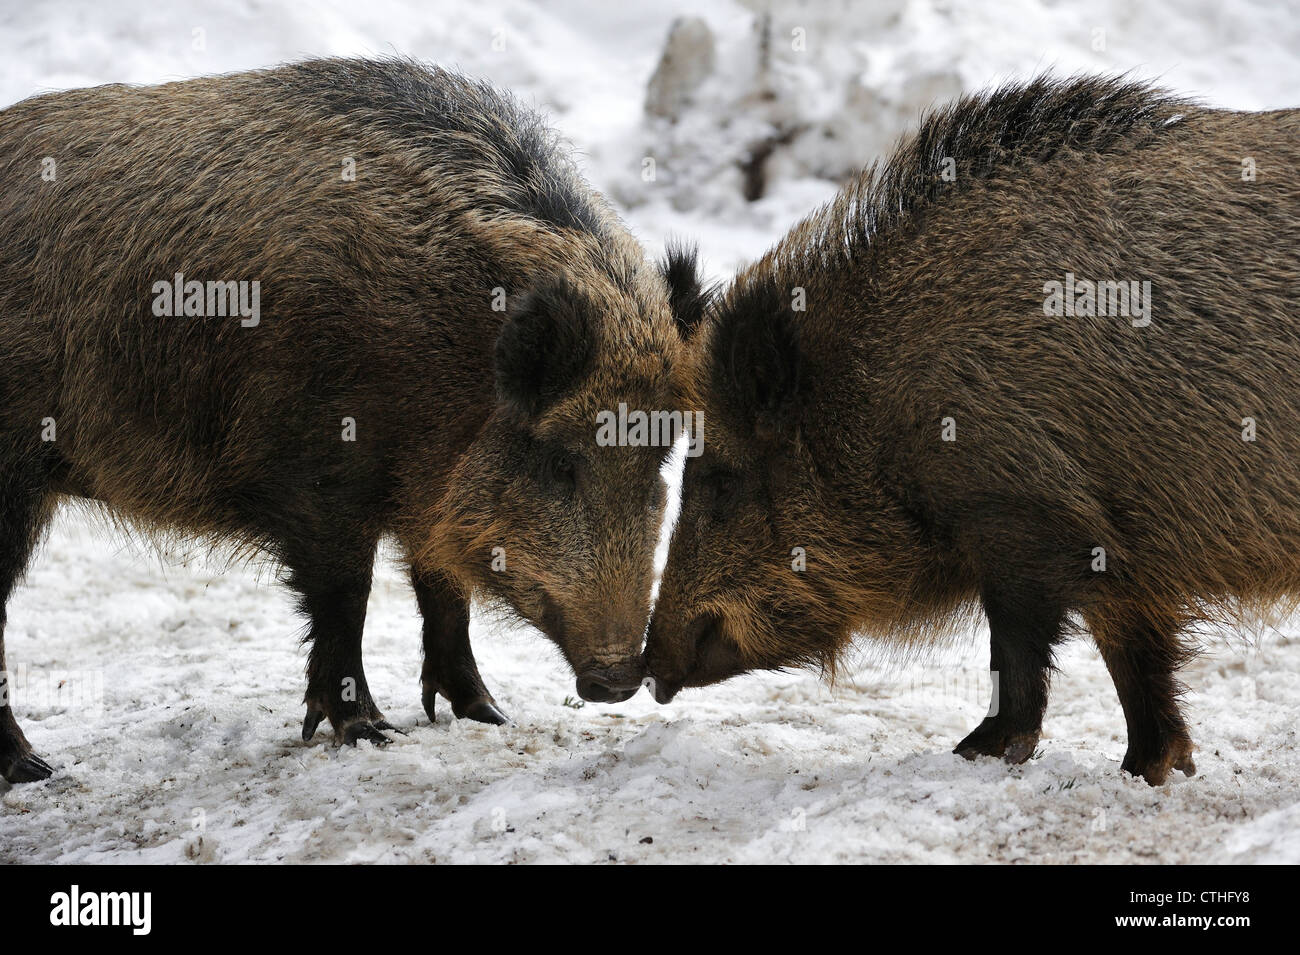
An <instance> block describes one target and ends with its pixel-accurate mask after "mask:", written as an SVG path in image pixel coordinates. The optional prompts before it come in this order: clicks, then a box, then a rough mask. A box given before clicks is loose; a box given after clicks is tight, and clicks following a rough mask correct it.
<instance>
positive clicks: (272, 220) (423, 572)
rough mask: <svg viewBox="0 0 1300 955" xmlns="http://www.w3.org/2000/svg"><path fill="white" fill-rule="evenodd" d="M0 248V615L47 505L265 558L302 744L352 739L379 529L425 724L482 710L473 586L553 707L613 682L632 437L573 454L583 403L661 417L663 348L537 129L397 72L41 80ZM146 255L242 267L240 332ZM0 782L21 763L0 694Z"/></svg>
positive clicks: (628, 538)
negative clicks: (159, 293) (282, 604)
mask: <svg viewBox="0 0 1300 955" xmlns="http://www.w3.org/2000/svg"><path fill="white" fill-rule="evenodd" d="M47 157H48V158H49V159H52V160H53V163H54V165H53V167H52V170H53V173H54V174H53V176H44V175H42V173H43V172H44V171H45V170H46V169H47V168H51V167H49V165H48V163H46V162H45V160H46V159H47ZM349 164H352V166H353V168H354V169H355V176H353V177H349V176H347V175H345V174H344V173H345V171H346V170H347V169H348V167H349ZM0 237H2V238H3V241H2V242H0V535H2V537H3V542H2V545H0V607H2V606H3V603H4V601H5V600H7V598H8V596H9V594H10V592H11V590H12V587H13V585H14V583H15V581H16V580H17V579H18V578H19V576H20V575H21V573H22V571H23V569H24V568H25V566H26V563H27V560H28V558H29V556H30V553H31V550H32V548H33V547H34V545H35V543H36V541H37V539H38V537H39V535H40V533H41V530H42V528H43V527H44V526H45V524H46V522H47V520H48V518H49V517H50V515H51V513H52V511H53V509H54V506H55V504H56V502H57V500H59V499H60V497H78V498H88V499H94V500H96V501H99V502H102V504H103V505H104V506H105V507H106V508H107V509H108V510H109V511H110V513H112V514H114V515H116V516H118V517H119V519H121V520H122V521H124V522H127V523H129V524H130V525H131V526H134V527H139V528H142V529H144V530H145V531H146V532H147V533H151V534H158V535H170V534H180V535H183V536H184V537H186V538H189V539H196V540H200V541H207V542H211V543H214V544H216V545H218V546H220V547H222V548H226V549H232V550H236V551H240V550H242V551H243V552H257V553H265V554H269V555H270V556H271V557H272V558H273V559H274V560H275V561H276V562H277V564H278V565H279V566H280V567H282V568H283V576H284V578H285V580H286V582H287V583H288V585H289V586H290V587H292V588H293V589H294V590H295V591H296V592H297V593H298V595H299V602H300V606H301V609H302V610H303V611H304V613H306V614H307V615H308V616H309V618H310V631H309V633H308V635H307V639H309V640H310V641H311V642H312V651H311V659H310V662H309V665H308V690H307V704H308V711H307V718H306V721H305V723H304V737H305V738H309V737H310V736H311V735H312V733H313V732H314V730H315V728H316V725H317V724H318V723H319V722H320V720H321V719H322V718H324V717H328V718H329V719H330V721H331V722H332V724H333V726H334V728H335V732H336V735H337V736H338V737H339V738H340V739H345V740H347V741H352V740H355V739H357V738H368V739H371V740H373V741H375V742H382V741H384V739H385V737H384V736H383V733H382V730H383V729H385V728H388V726H387V724H386V723H384V721H383V717H382V715H381V714H380V712H379V710H378V708H377V707H376V706H375V705H374V702H373V701H372V700H371V698H370V694H369V691H368V690H367V688H366V684H365V677H364V674H363V672H362V668H361V631H362V625H363V621H364V617H365V606H366V598H367V594H368V592H369V587H370V577H371V564H372V560H373V556H374V553H375V549H376V545H377V543H378V542H379V541H380V540H381V539H382V538H383V537H385V536H391V537H392V538H395V540H396V541H397V543H398V544H399V545H400V548H401V550H402V552H403V553H404V554H405V555H406V557H407V559H408V561H409V563H410V566H411V575H412V579H413V582H414V585H415V590H416V597H417V600H418V601H419V604H420V609H421V611H422V612H423V616H424V645H425V664H424V673H423V685H424V694H425V706H426V709H427V710H428V712H429V715H430V718H432V716H433V700H434V696H435V694H438V693H441V694H442V695H444V696H445V697H447V698H449V700H450V702H451V704H452V707H453V710H454V711H455V713H456V715H458V716H460V715H468V716H472V717H474V718H476V719H482V720H486V721H494V722H499V721H501V720H503V719H504V716H502V714H501V713H500V711H499V710H498V709H497V708H496V706H495V704H494V702H493V700H492V698H491V696H490V694H488V692H487V690H486V689H485V688H484V686H483V683H482V681H481V679H480V677H479V674H478V671H477V667H476V665H475V663H474V659H473V654H472V652H471V650H470V646H469V642H468V622H469V598H470V595H471V594H473V593H476V592H477V593H479V594H480V595H482V596H483V597H485V598H487V599H489V600H492V601H495V602H497V603H500V604H502V605H504V606H508V607H510V608H512V609H513V611H514V612H517V613H518V614H519V615H520V616H522V617H524V618H526V619H528V620H530V621H532V622H533V623H535V624H537V625H538V626H539V627H541V628H542V629H543V630H545V631H546V633H547V634H548V635H549V636H550V637H552V638H553V639H554V640H555V641H556V643H557V644H558V645H559V647H560V649H561V650H562V651H563V653H564V655H565V657H566V659H567V660H568V662H569V663H570V664H571V665H572V666H573V668H574V669H575V671H577V672H578V674H579V688H580V691H581V692H583V693H584V695H590V696H591V697H592V698H595V699H616V698H622V697H623V696H625V695H627V694H628V693H630V692H634V691H635V688H636V686H637V685H638V684H639V681H640V677H641V661H640V648H641V641H642V637H643V634H644V627H645V621H646V619H647V617H648V613H649V593H650V585H651V574H652V555H653V548H654V543H655V539H656V534H657V530H658V526H659V515H660V514H661V512H662V505H663V490H662V482H661V478H660V476H659V467H660V461H661V456H662V453H663V449H658V448H640V447H626V448H625V447H615V448H598V447H596V446H595V442H594V435H595V433H596V426H595V423H594V415H595V410H596V409H600V408H613V407H616V406H617V403H618V402H620V401H626V402H628V403H629V404H630V405H632V406H634V407H651V408H664V407H672V406H673V403H674V400H675V396H676V394H677V392H678V385H677V383H676V381H675V378H674V376H675V374H676V373H677V369H678V367H679V365H680V362H679V361H678V353H679V351H680V350H681V341H680V335H679V333H678V330H677V328H676V326H675V324H674V321H673V318H672V315H671V313H670V309H669V294H670V293H669V289H668V287H667V285H666V283H665V280H664V278H663V277H662V275H661V274H660V272H659V271H658V270H657V269H656V268H655V267H654V266H653V265H652V264H650V263H648V262H647V260H646V259H645V256H644V254H643V252H642V250H641V248H640V247H639V245H638V244H637V243H636V242H635V240H634V239H633V238H632V237H631V235H630V234H629V233H628V232H627V230H626V229H625V228H624V227H623V225H622V224H621V223H620V222H619V220H618V218H617V217H616V216H615V215H614V213H613V212H612V211H611V210H610V209H609V208H608V206H607V205H606V204H605V202H604V201H603V200H602V199H601V198H600V197H599V196H597V195H596V194H595V193H594V192H593V191H592V190H591V189H590V188H589V187H588V186H587V185H586V184H585V183H584V182H583V181H582V179H581V178H580V177H579V175H578V174H577V172H576V171H575V169H574V167H573V165H572V163H571V161H570V160H569V159H568V157H567V156H566V154H565V152H564V150H563V149H562V147H561V146H560V144H558V143H557V142H556V139H555V137H554V135H553V134H552V133H551V132H550V131H549V130H548V128H547V127H546V126H545V125H544V123H543V122H542V120H541V119H540V118H539V117H538V116H536V115H534V114H532V113H530V112H528V111H527V110H525V109H523V108H521V107H520V106H518V105H517V104H516V103H515V102H514V101H513V100H511V99H510V98H509V97H508V96H506V95H504V94H501V93H499V92H497V91H495V90H493V89H492V88H490V87H488V86H486V85H484V84H481V83H478V82H475V81H472V80H469V79H466V78H464V77H462V76H459V75H457V74H454V73H449V72H446V71H443V70H440V69H436V68H427V67H424V66H421V65H419V64H417V63H414V62H410V61H405V60H399V59H392V60H378V61H364V60H315V61H307V62H303V63H297V64H293V65H288V66H284V67H280V68H276V69H270V70H263V71H257V72H249V73H241V74H236V75H229V76H219V77H211V78H203V79H196V80H188V81H185V82H181V83H169V84H166V85H163V86H156V87H147V88H135V87H127V86H105V87H99V88H95V89H87V90H77V91H72V92H67V93H58V94H52V95H48V96H41V97H37V98H33V99H30V100H27V101H25V102H22V103H19V104H17V105H15V106H12V107H10V108H8V109H5V110H3V111H0ZM178 272H179V273H184V275H185V277H186V279H188V280H197V281H201V282H207V281H241V280H242V281H249V282H251V281H258V282H260V288H261V302H260V311H261V315H260V321H259V322H258V323H256V324H255V325H252V326H249V325H245V324H244V323H243V322H241V320H240V319H239V318H232V317H182V316H176V317H173V316H159V315H156V314H155V310H154V309H153V308H152V303H153V302H154V298H155V293H154V291H153V286H154V283H156V282H159V281H171V280H172V277H173V275H174V274H175V273H178ZM503 304H508V306H509V307H508V308H505V309H503V308H501V307H500V306H502V305H503ZM46 421H52V422H53V424H54V427H55V432H54V433H48V434H47V433H45V429H44V425H43V422H46ZM349 423H350V427H351V429H352V434H351V439H349V438H347V437H345V434H346V433H347V431H348V428H349ZM50 438H53V440H49V439H50ZM498 558H499V559H498ZM494 561H495V563H494ZM2 624H3V620H2V619H0V626H2ZM0 633H2V631H0ZM2 646H3V645H2V644H0V669H3V650H2ZM0 771H2V772H3V773H4V775H5V776H6V778H8V779H10V780H24V779H32V778H41V777H43V776H44V775H47V774H48V772H49V767H48V765H47V764H45V763H44V762H43V761H41V760H40V759H39V757H36V756H35V755H34V754H33V753H32V751H31V747H30V746H29V745H28V743H27V741H26V739H25V738H24V737H23V734H22V732H21V731H20V730H19V729H18V726H17V723H16V722H15V721H14V718H13V714H12V710H11V709H10V708H9V707H8V706H4V707H3V708H2V709H0Z"/></svg>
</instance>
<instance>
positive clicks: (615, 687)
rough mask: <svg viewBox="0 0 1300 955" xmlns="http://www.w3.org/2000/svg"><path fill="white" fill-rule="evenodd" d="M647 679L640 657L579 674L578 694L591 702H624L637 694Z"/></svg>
mask: <svg viewBox="0 0 1300 955" xmlns="http://www.w3.org/2000/svg"><path fill="white" fill-rule="evenodd" d="M644 679H645V664H644V663H643V662H642V661H641V660H640V659H639V658H638V659H634V660H629V661H628V662H626V663H621V664H619V665H618V666H612V667H593V668H591V669H587V670H583V671H582V672H581V673H579V674H578V695H579V696H580V697H582V698H583V699H584V700H587V701H589V702H591V703H622V702H623V701H624V700H628V699H631V698H632V697H633V696H635V695H636V691H637V690H639V689H641V682H642V681H643V680H644Z"/></svg>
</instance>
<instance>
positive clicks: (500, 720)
mask: <svg viewBox="0 0 1300 955" xmlns="http://www.w3.org/2000/svg"><path fill="white" fill-rule="evenodd" d="M452 712H454V713H456V718H457V719H467V720H475V721H477V722H479V723H491V724H493V725H494V726H504V725H505V724H506V723H509V722H510V717H508V716H506V715H505V714H504V713H502V712H501V711H500V710H499V709H497V705H496V704H495V703H493V702H492V701H491V700H475V701H474V702H473V703H471V704H470V705H469V706H467V707H465V710H464V712H463V713H462V712H456V710H455V708H454V707H453V708H452Z"/></svg>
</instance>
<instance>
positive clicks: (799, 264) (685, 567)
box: [647, 78, 1300, 784]
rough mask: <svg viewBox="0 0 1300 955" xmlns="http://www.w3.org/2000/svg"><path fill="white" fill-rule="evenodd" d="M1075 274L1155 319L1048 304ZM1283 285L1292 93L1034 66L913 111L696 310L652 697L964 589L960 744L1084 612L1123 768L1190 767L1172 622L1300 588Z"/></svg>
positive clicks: (877, 631) (1295, 190)
mask: <svg viewBox="0 0 1300 955" xmlns="http://www.w3.org/2000/svg"><path fill="white" fill-rule="evenodd" d="M1247 159H1250V160H1251V161H1252V162H1253V163H1254V166H1255V169H1256V176H1255V178H1254V179H1253V181H1252V180H1250V179H1249V177H1243V169H1245V168H1246V164H1245V160H1247ZM947 160H952V162H951V163H950V162H947ZM945 169H947V170H949V171H952V170H955V172H956V177H955V180H954V179H952V177H951V176H948V177H946V178H945V176H944V175H943V173H944V171H945ZM1067 272H1071V273H1073V274H1074V275H1075V276H1077V277H1079V278H1080V279H1087V280H1093V281H1110V280H1128V281H1141V280H1149V281H1150V282H1151V283H1152V286H1151V311H1150V316H1149V317H1150V323H1149V324H1145V325H1144V324H1142V321H1141V319H1140V318H1133V319H1130V318H1129V317H1123V316H1115V315H1106V316H1085V315H1076V316H1072V317H1064V316H1055V315H1048V314H1045V311H1046V307H1045V299H1046V298H1047V297H1048V296H1047V294H1045V293H1047V292H1048V289H1049V285H1048V283H1051V282H1053V281H1061V280H1064V278H1065V274H1066V273H1067ZM1297 287H1300V111H1295V110H1286V111H1277V112H1269V113H1236V112H1227V111H1221V110H1214V109H1207V108H1203V107H1200V106H1198V105H1195V104H1192V103H1189V102H1185V101H1181V100H1178V99H1176V98H1173V97H1171V96H1168V95H1165V94H1163V93H1161V92H1159V91H1156V90H1153V89H1151V88H1149V87H1147V86H1144V85H1142V84H1137V83H1130V82H1126V81H1122V80H1110V79H1078V80H1068V81H1062V80H1052V79H1047V78H1044V79H1039V80H1036V81H1034V82H1031V83H1029V84H1026V85H1014V86H1008V87H1005V88H1003V89H999V90H997V91H995V92H992V93H990V94H987V95H983V96H978V97H967V98H964V99H962V100H960V101H958V102H956V103H955V104H953V105H951V106H948V107H946V108H944V109H941V110H938V111H937V112H935V113H933V114H931V115H930V116H928V117H927V118H926V119H925V120H924V121H923V122H922V124H921V126H920V129H919V131H918V132H917V133H916V135H914V136H912V137H910V138H908V139H906V140H905V141H903V142H902V143H901V144H900V146H899V147H898V149H897V150H896V151H895V153H894V154H893V156H892V157H891V158H890V159H889V160H888V161H887V162H886V163H885V164H884V165H883V166H880V167H872V168H870V169H868V170H866V171H865V172H864V173H863V174H862V176H861V178H860V179H858V180H857V181H856V182H855V183H853V184H852V185H850V186H849V187H848V188H846V189H845V190H844V191H843V192H842V193H841V194H840V195H839V196H838V197H837V198H836V199H835V200H834V201H833V202H832V203H831V204H829V205H828V206H826V207H825V208H823V209H821V210H819V211H818V212H816V213H814V214H813V215H812V216H810V217H809V218H808V219H806V220H805V221H804V222H802V223H801V224H799V225H798V226H796V227H795V228H794V229H793V230H792V231H791V232H790V234H789V235H788V236H786V237H785V238H784V239H783V240H782V241H781V242H780V243H779V244H778V245H777V246H776V247H775V248H773V249H772V250H771V251H770V252H768V253H767V254H766V255H765V256H764V257H763V258H762V259H761V260H760V261H758V262H757V263H755V264H754V265H752V266H750V267H749V268H747V269H745V270H744V271H742V272H741V273H740V274H739V275H738V276H737V277H736V279H735V281H734V282H733V283H732V284H731V285H730V287H729V288H727V289H726V290H725V292H724V293H723V294H721V295H720V296H719V297H718V299H717V301H716V302H714V303H713V304H712V305H711V307H710V309H709V316H708V318H707V319H706V322H705V324H704V325H703V326H702V327H701V331H700V333H699V335H698V341H697V342H696V343H695V344H696V346H697V347H695V352H696V356H695V359H694V362H695V365H694V375H695V382H694V386H693V387H694V396H695V397H694V402H695V405H696V406H697V407H699V408H700V409H702V410H703V412H704V419H705V431H704V437H705V440H704V453H703V455H702V456H700V457H699V458H696V459H694V460H691V461H689V462H688V463H687V466H686V473H685V478H684V488H683V504H682V511H681V516H680V518H679V521H678V525H677V528H676V530H675V534H674V539H673V542H672V547H671V551H670V556H669V560H668V566H667V569H666V571H665V576H664V580H663V583H662V587H661V592H660V597H659V601H658V604H657V606H656V609H655V613H654V617H653V619H652V622H651V628H650V634H649V638H648V643H647V662H648V667H649V670H650V672H651V674H652V675H653V676H654V678H655V679H656V683H657V695H658V696H659V698H660V699H661V700H663V699H668V698H670V697H671V696H672V694H673V693H675V692H676V690H677V689H678V688H679V687H680V686H682V685H687V686H697V685H703V684H705V683H710V682H715V681H716V680H719V679H725V678H726V677H728V676H731V675H734V674H736V673H740V672H743V671H745V670H750V669H755V668H778V667H785V666H795V665H809V664H811V665H814V666H818V665H820V666H823V667H830V666H833V663H834V660H835V659H836V657H837V656H838V655H839V654H840V652H841V651H842V650H843V649H844V647H845V646H846V645H847V644H848V642H849V641H850V638H851V637H852V636H853V635H854V634H859V633H862V634H868V635H871V636H875V637H877V638H880V639H883V640H885V641H889V642H891V643H892V644H894V645H895V646H903V647H920V646H924V645H926V644H927V643H929V642H930V641H932V640H933V639H935V638H936V637H937V636H939V635H942V634H944V633H947V632H951V631H952V630H953V629H954V628H955V627H956V625H957V624H958V623H959V622H960V621H961V620H962V619H963V618H964V615H965V614H967V613H969V612H970V611H971V610H972V608H974V607H977V606H982V607H983V609H984V611H985V612H986V614H987V615H988V619H989V623H990V628H991V633H992V658H991V666H992V669H993V670H994V671H996V673H997V679H998V681H999V684H1000V700H999V701H997V702H999V703H1000V705H999V706H997V707H995V709H993V710H991V711H990V716H989V717H988V718H987V719H986V720H985V721H984V722H983V724H981V726H980V727H979V728H978V729H976V730H975V731H974V732H973V733H972V734H971V735H970V736H968V737H967V738H966V740H964V741H963V742H962V744H961V745H959V747H958V752H961V753H963V754H964V755H968V756H974V755H977V754H989V755H1000V756H1005V757H1006V758H1007V759H1009V760H1012V761H1019V760H1023V759H1025V758H1027V757H1028V756H1029V755H1030V754H1031V753H1032V752H1033V749H1034V746H1035V745H1036V743H1037V741H1038V739H1039V731H1040V726H1041V719H1042V713H1043V707H1044V706H1045V704H1046V699H1047V683H1048V675H1049V673H1050V670H1051V662H1052V648H1053V646H1054V645H1055V643H1056V642H1057V641H1058V640H1059V639H1060V638H1061V637H1062V635H1063V634H1065V633H1066V632H1067V631H1068V630H1069V629H1070V621H1071V620H1072V619H1074V618H1075V617H1076V615H1077V617H1078V618H1080V619H1081V620H1082V622H1083V624H1084V625H1085V626H1086V627H1087V628H1088V629H1089V630H1090V631H1091V633H1092V636H1093V637H1094V638H1095V640H1096V641H1097V643H1098V645H1099V646H1100V648H1101V651H1102V655H1103V657H1104V658H1105V661H1106V664H1107V666H1108V667H1109V668H1110V671H1111V674H1112V676H1113V677H1114V680H1115V685H1116V688H1117V690H1118V693H1119V697H1120V701H1121V703H1122V704H1123V707H1124V711H1125V714H1126V718H1127V721H1128V729H1129V750H1128V754H1127V755H1126V757H1125V760H1124V764H1123V768H1124V769H1125V770H1127V771H1129V772H1132V773H1134V774H1138V775H1142V776H1144V777H1145V778H1146V779H1147V780H1148V781H1149V782H1151V783H1153V784H1158V783H1160V782H1162V781H1163V780H1164V779H1165V778H1166V776H1167V775H1168V773H1169V772H1170V770H1171V769H1173V768H1179V769H1182V770H1184V771H1185V772H1187V773H1188V774H1190V773H1191V772H1192V771H1194V767H1193V765H1192V761H1191V751H1192V745H1191V741H1190V737H1189V735H1188V732H1187V728H1186V726H1185V723H1184V721H1183V718H1182V715H1181V713H1180V709H1179V705H1178V694H1179V689H1180V688H1179V686H1178V684H1177V682H1176V681H1175V679H1174V672H1175V671H1176V669H1177V668H1178V667H1179V666H1180V665H1181V664H1182V663H1183V662H1184V661H1185V659H1186V657H1187V655H1188V653H1189V650H1190V645H1189V642H1188V641H1187V639H1186V634H1187V633H1188V629H1187V628H1188V627H1189V626H1192V625H1194V624H1196V623H1198V622H1204V621H1206V620H1216V621H1221V620H1227V619H1232V618H1234V616H1235V615H1236V614H1238V613H1239V612H1240V611H1241V610H1242V608H1243V607H1247V608H1249V607H1260V606H1268V605H1275V604H1277V603H1278V602H1282V603H1284V604H1287V605H1289V604H1290V603H1291V602H1292V601H1294V599H1295V597H1296V595H1297V594H1300V390H1298V389H1297V386H1296V384H1295V382H1296V381H1297V376H1298V375H1300V323H1298V322H1297V320H1296V318H1295V316H1294V311H1293V307H1292V303H1293V301H1294V298H1295V294H1296V291H1295V290H1296V288H1297ZM800 290H802V291H800ZM797 295H802V296H803V297H804V299H805V301H806V310H803V311H800V310H798V309H797V307H794V306H795V305H796V301H797V299H796V296H797ZM1135 322H1137V324H1136V325H1135V324H1134V323H1135ZM1246 418H1250V419H1253V421H1254V422H1255V426H1256V427H1257V436H1256V438H1255V440H1243V437H1244V436H1246V435H1247V434H1248V430H1247V429H1248V428H1249V425H1248V424H1247V422H1245V421H1244V420H1243V419H1246ZM945 432H946V433H945ZM945 437H950V438H955V440H944V438H945ZM796 548H802V549H803V550H802V551H796V550H795V549H796ZM1099 548H1100V549H1104V550H1099ZM801 553H802V554H803V555H804V561H805V564H806V567H805V569H803V570H798V569H794V568H795V566H796V561H797V560H798V558H799V555H800V554H801ZM1099 558H1101V562H1099Z"/></svg>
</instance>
